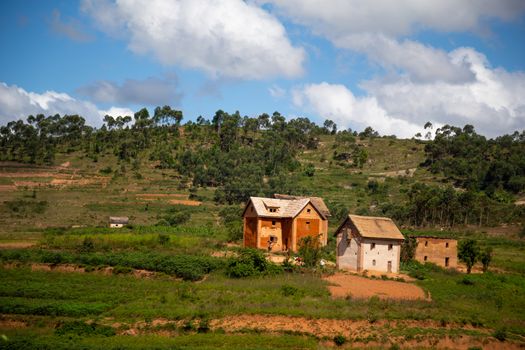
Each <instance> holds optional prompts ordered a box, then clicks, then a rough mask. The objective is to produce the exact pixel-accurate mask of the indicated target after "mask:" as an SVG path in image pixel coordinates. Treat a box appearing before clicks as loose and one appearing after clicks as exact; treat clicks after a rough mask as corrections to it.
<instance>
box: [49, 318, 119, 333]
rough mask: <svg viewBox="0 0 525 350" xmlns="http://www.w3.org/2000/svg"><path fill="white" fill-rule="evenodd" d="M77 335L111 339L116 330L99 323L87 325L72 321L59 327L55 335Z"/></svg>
mask: <svg viewBox="0 0 525 350" xmlns="http://www.w3.org/2000/svg"><path fill="white" fill-rule="evenodd" d="M71 333H72V334H76V335H80V336H82V335H88V336H93V335H96V336H104V337H111V336H114V335H115V334H116V333H115V330H114V329H113V328H112V327H110V326H103V325H99V324H97V323H90V324H87V323H85V322H82V321H71V322H64V323H61V324H59V325H58V326H57V328H56V330H55V334H58V335H65V334H71Z"/></svg>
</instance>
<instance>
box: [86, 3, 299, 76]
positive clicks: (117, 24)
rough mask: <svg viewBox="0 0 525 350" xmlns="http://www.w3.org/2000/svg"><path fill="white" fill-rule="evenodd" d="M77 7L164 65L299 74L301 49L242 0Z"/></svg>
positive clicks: (268, 16)
mask: <svg viewBox="0 0 525 350" xmlns="http://www.w3.org/2000/svg"><path fill="white" fill-rule="evenodd" d="M82 9H83V10H84V11H85V12H86V13H88V14H89V15H91V16H92V17H93V18H94V20H95V21H96V23H97V24H98V25H99V26H100V29H102V30H104V31H106V32H108V33H119V34H120V35H122V33H124V35H125V36H126V37H127V38H128V40H129V44H128V47H129V49H130V50H131V51H133V52H134V53H137V54H142V55H148V54H150V53H152V54H153V55H154V56H155V57H156V58H157V59H158V60H159V61H160V62H162V63H163V64H166V65H182V66H184V67H188V68H194V69H199V70H203V71H205V72H206V73H208V74H210V75H211V76H213V77H221V76H223V77H230V78H239V79H267V78H271V77H276V76H284V77H297V76H299V75H301V74H302V73H303V68H302V62H303V60H304V57H305V52H304V50H303V49H302V48H297V47H294V46H292V45H291V43H290V41H289V40H288V38H287V36H286V31H285V28H284V27H283V25H282V24H281V23H280V22H279V21H278V20H277V19H276V18H275V17H273V16H272V15H271V14H269V13H268V12H266V11H264V10H263V9H261V8H259V7H257V6H255V5H254V4H251V3H247V2H244V1H242V0H213V1H204V0H178V1H169V2H168V1H162V0H131V1H117V2H116V3H112V2H109V1H95V0H84V2H83V5H82Z"/></svg>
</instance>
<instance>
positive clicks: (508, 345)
mask: <svg viewBox="0 0 525 350" xmlns="http://www.w3.org/2000/svg"><path fill="white" fill-rule="evenodd" d="M106 321H107V322H111V320H106ZM192 322H193V325H194V327H197V326H199V325H200V324H201V322H202V320H193V321H192ZM186 323H187V320H170V319H166V318H158V319H154V320H152V321H150V322H145V321H139V322H136V323H133V324H130V325H126V324H123V323H112V324H111V325H112V326H113V327H114V328H117V329H119V330H118V331H117V332H118V333H119V334H125V335H132V336H138V335H145V334H156V335H159V336H166V337H171V336H177V335H178V334H180V332H181V330H182V332H184V330H183V328H184V326H185V324H186ZM208 325H209V328H210V330H211V331H221V332H226V333H244V332H257V333H267V334H304V335H309V336H314V337H316V338H318V339H320V340H321V341H320V342H321V343H322V345H325V346H329V347H332V346H334V343H333V341H332V340H331V339H333V338H334V337H335V336H337V335H343V336H345V337H346V338H347V339H348V340H349V341H350V342H351V345H352V346H353V347H363V348H368V347H380V348H382V347H385V345H386V346H387V347H388V346H389V345H390V344H398V345H400V346H401V348H432V349H462V350H463V349H465V350H466V349H469V348H471V347H473V346H480V347H482V348H483V349H523V344H521V343H517V342H509V341H506V342H500V341H497V340H495V339H494V338H492V337H491V336H490V335H491V334H492V330H490V329H488V328H480V327H478V328H475V327H472V326H465V325H462V324H454V323H449V324H447V325H445V326H443V325H442V324H440V323H439V322H437V321H433V320H398V321H390V320H378V321H375V322H373V323H372V322H369V321H366V320H339V319H326V318H321V319H309V318H305V317H290V316H278V315H242V314H241V315H233V316H227V317H223V318H219V319H213V320H210V321H209V324H208ZM412 328H414V329H417V330H418V331H420V332H421V334H419V335H417V336H415V337H411V338H410V340H409V339H408V338H405V337H404V336H391V335H389V333H390V332H391V331H394V330H407V329H412ZM437 329H449V330H455V329H463V330H468V331H473V330H476V331H477V332H479V334H480V336H477V337H474V336H469V335H454V336H448V335H438V334H434V333H436V332H433V331H432V330H437Z"/></svg>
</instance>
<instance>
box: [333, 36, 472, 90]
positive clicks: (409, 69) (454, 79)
mask: <svg viewBox="0 0 525 350" xmlns="http://www.w3.org/2000/svg"><path fill="white" fill-rule="evenodd" d="M336 44H337V45H338V46H339V47H342V48H346V49H352V50H354V51H358V52H362V53H365V54H366V55H367V56H368V58H369V59H370V60H372V61H374V62H375V63H377V64H379V65H381V66H382V67H384V68H386V69H387V70H394V71H395V70H397V69H399V70H402V72H403V73H404V74H407V75H408V76H409V77H410V78H411V79H412V80H413V81H417V82H426V81H439V80H441V81H446V82H451V83H464V82H468V81H472V80H473V79H474V74H473V73H472V72H471V70H470V67H469V65H468V64H467V63H466V62H464V61H461V60H451V59H450V57H449V55H448V54H447V53H446V52H445V51H443V50H439V49H436V48H433V47H431V46H427V45H423V44H421V43H419V42H416V41H412V40H404V41H402V42H399V41H397V40H395V39H392V38H389V37H386V36H384V35H382V34H356V35H347V36H345V37H342V38H340V39H338V40H337V42H336Z"/></svg>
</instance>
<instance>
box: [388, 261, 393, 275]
mask: <svg viewBox="0 0 525 350" xmlns="http://www.w3.org/2000/svg"><path fill="white" fill-rule="evenodd" d="M388 272H389V273H390V272H392V262H391V261H389V262H388Z"/></svg>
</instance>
